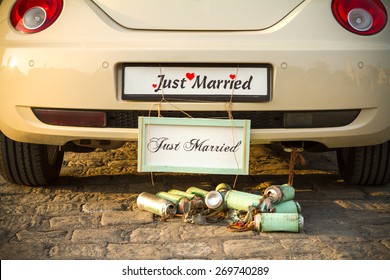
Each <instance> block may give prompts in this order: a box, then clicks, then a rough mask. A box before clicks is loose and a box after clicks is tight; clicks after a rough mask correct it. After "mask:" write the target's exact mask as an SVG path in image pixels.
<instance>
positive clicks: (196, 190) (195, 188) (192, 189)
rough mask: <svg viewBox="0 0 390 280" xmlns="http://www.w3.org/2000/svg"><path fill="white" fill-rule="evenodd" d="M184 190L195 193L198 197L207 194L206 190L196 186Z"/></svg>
mask: <svg viewBox="0 0 390 280" xmlns="http://www.w3.org/2000/svg"><path fill="white" fill-rule="evenodd" d="M186 192H187V193H192V194H195V195H197V196H199V197H205V196H206V195H207V193H208V191H205V190H202V189H199V188H197V187H189V188H188V189H187V191H186Z"/></svg>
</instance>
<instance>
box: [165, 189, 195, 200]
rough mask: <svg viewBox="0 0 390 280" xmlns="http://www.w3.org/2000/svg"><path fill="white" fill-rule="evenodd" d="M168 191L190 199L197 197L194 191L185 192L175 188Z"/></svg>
mask: <svg viewBox="0 0 390 280" xmlns="http://www.w3.org/2000/svg"><path fill="white" fill-rule="evenodd" d="M168 193H172V194H176V195H180V196H184V197H186V198H188V199H189V200H191V199H194V198H195V194H193V193H188V192H183V191H180V190H175V189H172V190H169V191H168Z"/></svg>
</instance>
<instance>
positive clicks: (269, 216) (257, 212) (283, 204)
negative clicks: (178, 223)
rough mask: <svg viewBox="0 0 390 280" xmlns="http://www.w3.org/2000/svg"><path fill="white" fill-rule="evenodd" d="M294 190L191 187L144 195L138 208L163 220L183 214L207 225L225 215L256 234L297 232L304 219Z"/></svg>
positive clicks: (280, 186)
mask: <svg viewBox="0 0 390 280" xmlns="http://www.w3.org/2000/svg"><path fill="white" fill-rule="evenodd" d="M294 196H295V189H294V188H293V187H292V186H290V185H286V184H285V185H272V186H270V187H268V188H267V189H266V190H265V191H264V193H263V195H257V194H252V193H247V192H242V191H237V190H234V189H232V188H231V187H230V186H229V185H228V184H225V183H222V184H219V185H218V186H217V187H216V188H215V190H213V191H205V190H203V189H200V188H197V187H190V188H188V189H187V191H185V192H184V191H180V190H170V191H168V192H159V193H157V194H156V195H153V194H149V193H146V192H143V193H141V194H140V195H139V196H138V198H137V204H138V207H139V208H140V209H143V210H146V211H149V212H151V213H153V214H156V215H159V216H162V217H172V216H174V215H175V214H176V213H178V214H182V216H183V220H184V221H186V222H192V223H197V224H204V223H206V218H207V217H209V215H210V213H216V212H218V213H224V214H225V215H224V217H227V218H229V219H230V220H231V221H232V223H233V224H234V225H235V226H238V227H240V226H244V225H245V226H247V225H250V227H248V228H250V229H253V230H255V231H257V232H270V231H287V232H300V231H301V230H302V229H303V224H304V219H303V216H302V215H301V207H300V205H299V203H298V202H296V201H294V200H293V199H294Z"/></svg>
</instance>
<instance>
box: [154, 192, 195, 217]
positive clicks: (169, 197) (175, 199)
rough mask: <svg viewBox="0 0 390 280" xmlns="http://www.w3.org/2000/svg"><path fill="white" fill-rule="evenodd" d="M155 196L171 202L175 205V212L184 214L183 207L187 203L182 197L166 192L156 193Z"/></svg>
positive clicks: (186, 199)
mask: <svg viewBox="0 0 390 280" xmlns="http://www.w3.org/2000/svg"><path fill="white" fill-rule="evenodd" d="M156 196H158V197H160V198H163V199H165V200H168V201H170V202H172V203H173V204H175V205H176V208H177V211H178V212H179V213H184V212H185V211H184V209H185V205H184V203H186V202H188V201H189V200H188V198H186V197H184V196H180V195H177V194H173V193H168V192H158V193H157V194H156Z"/></svg>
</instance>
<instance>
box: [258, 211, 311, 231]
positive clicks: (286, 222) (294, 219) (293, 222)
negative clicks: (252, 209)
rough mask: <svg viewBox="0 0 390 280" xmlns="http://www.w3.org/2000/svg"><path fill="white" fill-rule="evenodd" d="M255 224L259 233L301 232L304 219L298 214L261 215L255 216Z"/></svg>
mask: <svg viewBox="0 0 390 280" xmlns="http://www.w3.org/2000/svg"><path fill="white" fill-rule="evenodd" d="M254 224H255V230H256V231H258V232H272V231H286V232H300V231H302V230H303V225H304V219H303V216H302V215H301V214H298V213H260V214H256V215H255V216H254Z"/></svg>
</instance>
